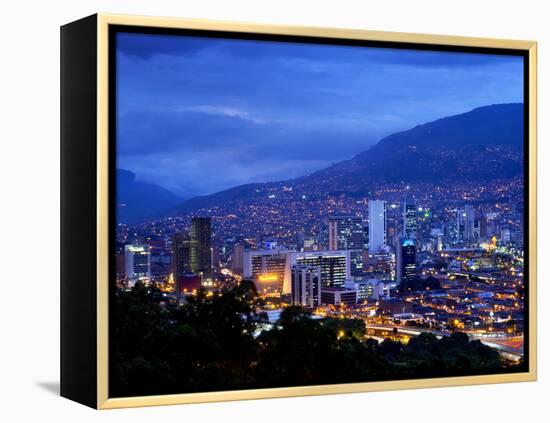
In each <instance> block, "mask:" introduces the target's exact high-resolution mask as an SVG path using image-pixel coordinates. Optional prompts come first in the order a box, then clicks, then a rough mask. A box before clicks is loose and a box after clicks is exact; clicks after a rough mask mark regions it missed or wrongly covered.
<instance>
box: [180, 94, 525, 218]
mask: <svg viewBox="0 0 550 423" xmlns="http://www.w3.org/2000/svg"><path fill="white" fill-rule="evenodd" d="M523 135H524V133H523V103H507V104H496V105H487V106H482V107H478V108H475V109H473V110H471V111H468V112H464V113H460V114H457V115H452V116H447V117H443V118H440V119H437V120H434V121H431V122H427V123H423V124H420V125H416V126H414V127H413V128H410V129H408V130H404V131H400V132H396V133H394V134H391V135H389V136H387V137H384V138H382V139H381V140H380V141H379V142H377V143H376V144H374V145H373V146H371V147H370V148H368V149H367V150H365V151H362V152H359V153H358V154H356V155H355V156H354V157H352V158H351V159H348V160H343V161H340V162H337V163H335V164H333V165H331V166H328V167H326V168H324V169H320V170H318V171H316V172H313V173H311V174H308V175H304V176H301V177H298V178H295V179H289V180H284V181H278V182H265V183H250V184H246V185H239V186H236V187H232V188H229V189H227V190H223V191H220V192H217V193H214V194H210V195H205V196H199V197H193V198H191V199H189V200H186V201H184V202H183V203H181V204H179V205H177V206H176V207H173V208H171V209H170V210H169V213H171V214H183V213H187V212H190V211H193V210H196V209H200V208H205V207H206V208H208V207H213V206H215V205H217V204H222V203H224V204H225V203H228V202H235V201H243V200H247V199H248V200H254V199H255V198H261V197H263V196H265V193H266V192H267V191H269V190H272V189H276V188H281V187H282V186H286V187H291V188H295V189H296V190H297V191H300V192H303V193H314V192H317V193H322V192H324V193H338V192H340V193H344V194H350V195H358V194H364V193H367V192H369V190H370V189H372V188H373V187H375V186H377V185H380V184H391V183H402V182H411V183H413V182H433V181H439V182H441V183H452V182H453V181H457V180H464V179H467V180H469V181H486V180H491V179H495V178H505V179H506V178H512V177H515V176H518V175H521V172H522V170H523ZM325 195H326V194H325Z"/></svg>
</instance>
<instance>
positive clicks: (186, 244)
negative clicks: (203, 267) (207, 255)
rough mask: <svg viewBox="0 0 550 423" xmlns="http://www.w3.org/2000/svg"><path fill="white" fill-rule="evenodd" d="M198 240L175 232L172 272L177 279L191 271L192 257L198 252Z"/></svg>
mask: <svg viewBox="0 0 550 423" xmlns="http://www.w3.org/2000/svg"><path fill="white" fill-rule="evenodd" d="M195 245H196V242H195V241H193V240H191V237H190V236H189V235H187V234H181V233H179V234H175V235H174V236H173V237H172V272H173V273H174V279H175V280H176V283H177V280H178V278H181V277H182V276H183V275H185V274H186V273H189V272H193V269H192V268H191V257H192V256H193V255H195V254H196V248H195Z"/></svg>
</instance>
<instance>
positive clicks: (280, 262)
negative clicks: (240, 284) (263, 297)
mask: <svg viewBox="0 0 550 423" xmlns="http://www.w3.org/2000/svg"><path fill="white" fill-rule="evenodd" d="M243 278H245V279H252V280H253V281H254V283H255V284H256V288H257V289H258V292H259V293H260V294H277V293H281V292H285V293H289V292H290V272H289V262H288V253H287V252H286V251H279V250H253V251H244V253H243Z"/></svg>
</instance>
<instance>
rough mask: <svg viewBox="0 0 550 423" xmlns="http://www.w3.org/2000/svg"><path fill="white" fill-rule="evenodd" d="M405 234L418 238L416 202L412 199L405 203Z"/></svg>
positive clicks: (406, 236) (408, 236) (410, 237)
mask: <svg viewBox="0 0 550 423" xmlns="http://www.w3.org/2000/svg"><path fill="white" fill-rule="evenodd" d="M403 236H404V237H405V238H407V239H416V204H415V203H414V202H413V201H411V200H409V201H407V200H405V202H404V204H403Z"/></svg>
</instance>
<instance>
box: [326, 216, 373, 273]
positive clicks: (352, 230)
mask: <svg viewBox="0 0 550 423" xmlns="http://www.w3.org/2000/svg"><path fill="white" fill-rule="evenodd" d="M328 235H329V237H328V239H329V241H328V243H329V244H328V245H329V250H356V251H353V252H351V253H350V259H351V273H352V275H360V274H361V272H362V270H363V257H362V255H361V249H362V248H363V244H364V234H363V219H362V217H361V216H332V217H330V218H329V221H328Z"/></svg>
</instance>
